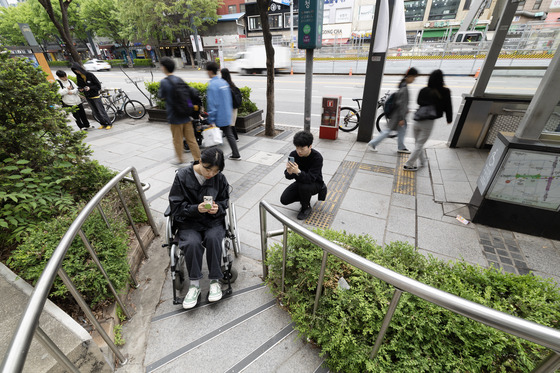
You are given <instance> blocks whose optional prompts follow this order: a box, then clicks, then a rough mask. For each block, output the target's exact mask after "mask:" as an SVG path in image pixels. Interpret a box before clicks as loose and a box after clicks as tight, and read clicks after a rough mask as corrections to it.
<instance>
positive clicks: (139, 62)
mask: <svg viewBox="0 0 560 373" xmlns="http://www.w3.org/2000/svg"><path fill="white" fill-rule="evenodd" d="M142 66H147V67H152V66H154V64H153V62H152V60H150V59H141V58H136V59H135V60H134V67H142Z"/></svg>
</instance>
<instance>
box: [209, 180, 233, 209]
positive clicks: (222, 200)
mask: <svg viewBox="0 0 560 373" xmlns="http://www.w3.org/2000/svg"><path fill="white" fill-rule="evenodd" d="M220 184H221V185H220V190H219V191H218V195H217V196H216V200H215V201H214V202H215V203H216V204H217V205H218V212H217V213H216V214H214V215H213V216H215V217H216V218H220V217H222V216H225V214H226V209H227V207H228V201H229V184H228V182H227V179H226V177H225V176H223V175H222V177H221V180H220Z"/></svg>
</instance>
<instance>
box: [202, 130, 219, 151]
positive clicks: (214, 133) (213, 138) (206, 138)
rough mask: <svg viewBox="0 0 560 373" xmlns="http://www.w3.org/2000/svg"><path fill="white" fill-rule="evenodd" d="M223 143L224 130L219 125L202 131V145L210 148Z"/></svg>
mask: <svg viewBox="0 0 560 373" xmlns="http://www.w3.org/2000/svg"><path fill="white" fill-rule="evenodd" d="M222 143H223V140H222V131H221V130H220V129H219V128H218V127H208V128H206V129H205V130H204V131H202V146H204V147H206V148H209V147H211V146H216V145H222Z"/></svg>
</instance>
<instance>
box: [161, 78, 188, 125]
mask: <svg viewBox="0 0 560 373" xmlns="http://www.w3.org/2000/svg"><path fill="white" fill-rule="evenodd" d="M181 80H182V79H181V78H179V77H178V76H175V75H169V76H168V77H167V78H165V79H163V80H162V81H161V82H160V83H159V91H158V97H159V98H160V99H162V100H165V110H166V111H167V122H169V124H183V123H189V122H190V121H192V118H191V117H190V116H188V115H182V116H181V115H179V114H177V112H176V111H175V110H174V108H175V101H174V100H175V89H176V88H175V85H176V84H179V83H180V82H181Z"/></svg>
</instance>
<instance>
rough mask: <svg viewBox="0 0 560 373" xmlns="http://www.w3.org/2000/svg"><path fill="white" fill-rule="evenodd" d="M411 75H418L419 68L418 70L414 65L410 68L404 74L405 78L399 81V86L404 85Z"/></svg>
mask: <svg viewBox="0 0 560 373" xmlns="http://www.w3.org/2000/svg"><path fill="white" fill-rule="evenodd" d="M409 76H418V70H416V69H415V68H414V67H411V68H410V69H408V70H407V72H406V73H405V74H404V76H403V78H402V79H401V81H400V82H399V88H400V87H402V85H403V83H404V81H405V80H406V78H407V77H409Z"/></svg>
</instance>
